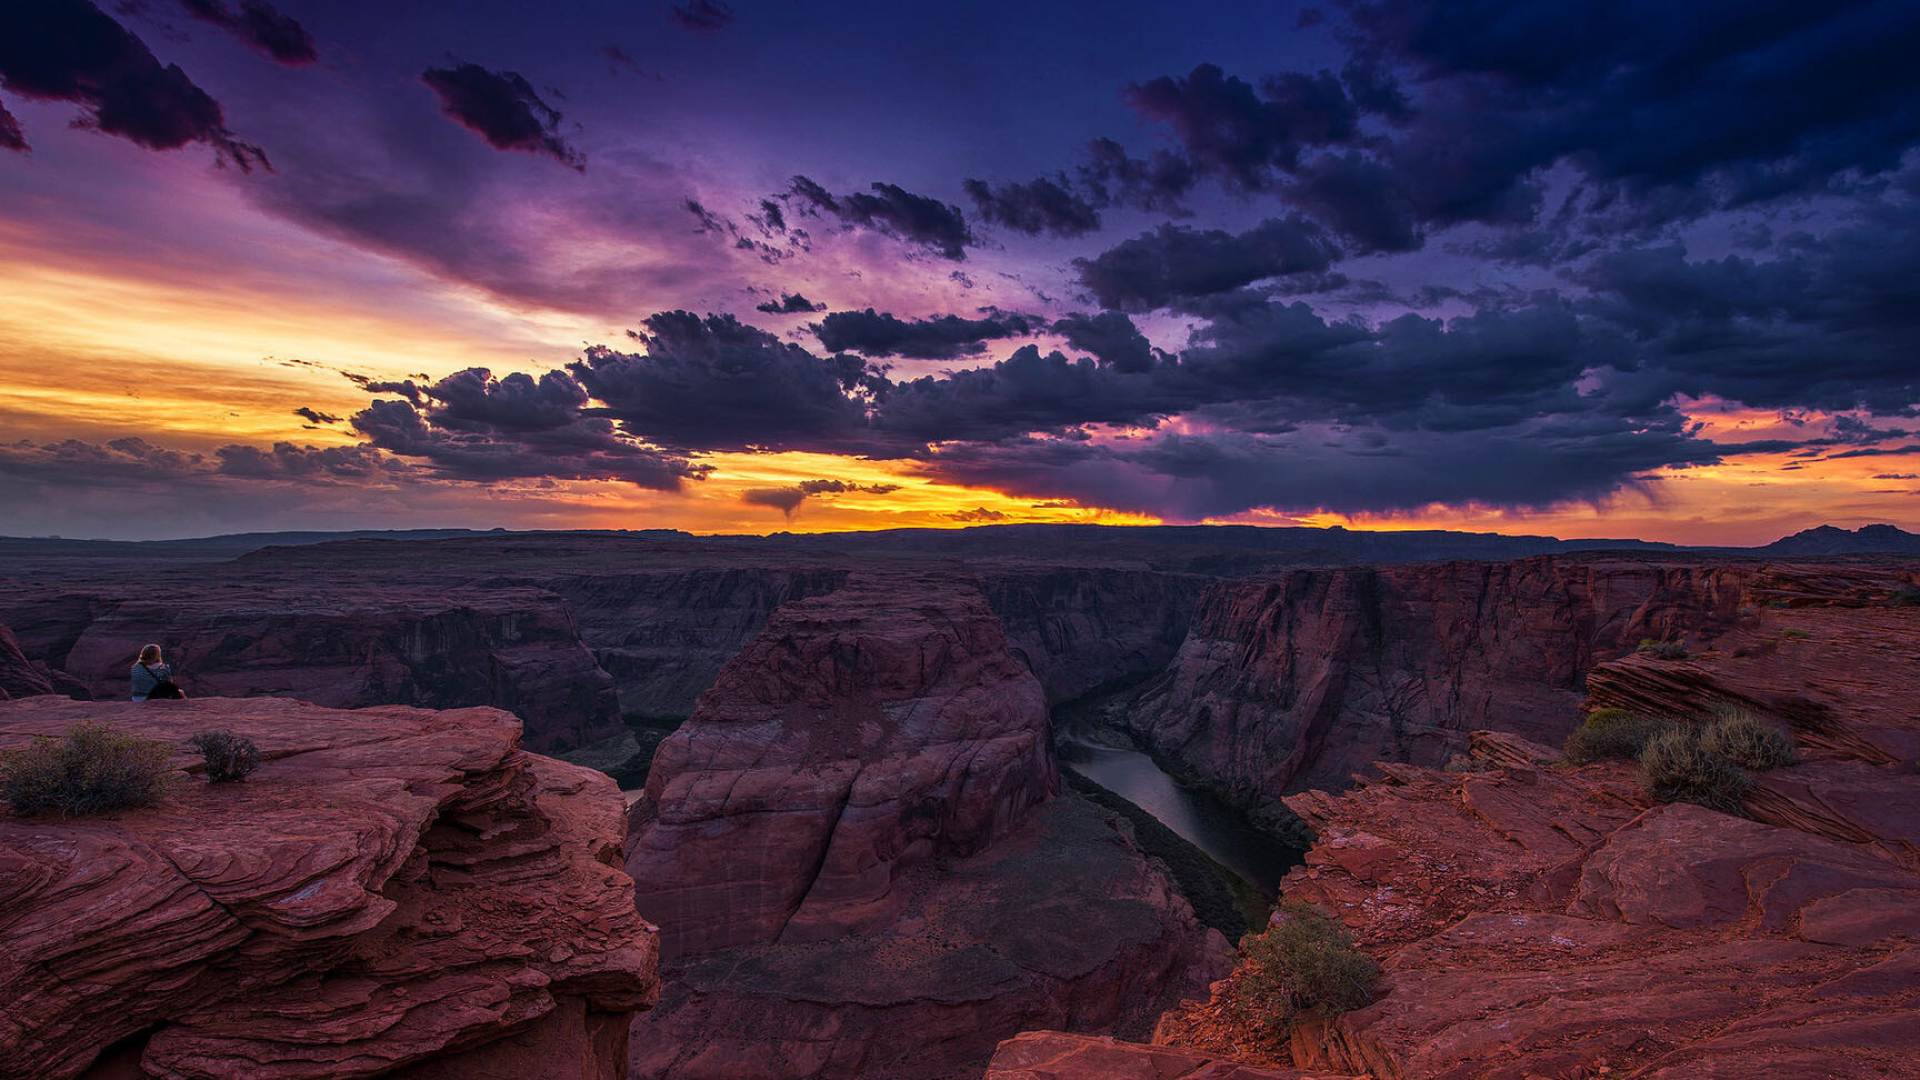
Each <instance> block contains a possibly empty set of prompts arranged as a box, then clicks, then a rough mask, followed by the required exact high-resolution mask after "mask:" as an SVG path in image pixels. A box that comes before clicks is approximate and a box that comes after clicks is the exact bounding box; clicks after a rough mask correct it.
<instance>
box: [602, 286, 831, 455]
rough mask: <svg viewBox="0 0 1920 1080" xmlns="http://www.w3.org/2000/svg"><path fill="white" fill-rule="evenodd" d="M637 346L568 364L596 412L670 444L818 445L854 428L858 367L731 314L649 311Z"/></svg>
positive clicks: (717, 447) (707, 446)
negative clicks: (852, 394) (639, 351)
mask: <svg viewBox="0 0 1920 1080" xmlns="http://www.w3.org/2000/svg"><path fill="white" fill-rule="evenodd" d="M644 325H645V327H646V329H645V331H644V332H641V333H638V334H636V335H635V336H636V337H637V338H638V339H639V340H640V341H641V343H642V344H644V345H645V346H646V352H645V353H644V354H631V353H621V352H615V351H613V350H612V349H608V348H606V347H604V346H596V347H594V348H591V349H589V350H587V353H586V356H585V358H584V359H582V360H580V361H579V362H577V363H575V364H573V365H572V366H571V368H570V370H571V371H572V372H573V373H574V374H575V375H576V376H578V378H579V380H580V383H581V385H582V386H584V387H585V388H586V390H587V391H588V393H590V394H592V395H593V397H594V398H596V399H598V400H599V401H600V402H602V403H603V404H602V407H600V408H599V409H597V410H596V413H597V415H602V416H607V417H611V418H613V419H614V420H617V421H618V422H619V423H620V424H621V426H622V427H623V428H625V429H626V430H628V431H630V432H632V433H633V434H635V435H637V436H639V437H642V438H646V439H648V440H651V441H654V442H658V443H661V444H663V445H668V446H678V447H685V448H688V449H705V450H721V449H726V450H740V449H745V448H747V447H753V446H759V447H768V448H774V449H818V448H822V447H826V446H832V445H835V444H836V443H837V441H838V440H841V439H844V438H847V437H850V436H853V435H855V434H856V433H857V432H858V430H859V428H860V426H861V416H862V407H861V405H860V404H859V403H858V402H857V401H855V400H854V399H853V398H851V397H849V396H848V392H849V391H851V390H853V389H854V388H855V387H857V386H859V385H861V383H862V380H863V377H864V376H865V375H866V365H865V364H864V363H863V362H862V361H861V360H860V359H859V358H858V357H852V356H832V357H824V358H823V357H817V356H814V355H813V354H812V353H809V352H808V351H807V350H805V349H803V348H801V347H800V346H798V345H793V344H789V343H786V342H783V341H781V340H780V339H778V338H776V337H774V336H773V335H772V334H769V333H767V332H765V331H763V330H759V329H756V328H754V327H751V326H746V325H743V324H742V323H740V322H739V321H738V320H736V319H735V318H734V317H733V316H731V315H709V316H707V317H706V318H704V319H702V318H701V317H699V316H697V315H694V314H692V313H691V312H686V311H669V312H662V313H660V314H657V315H653V316H650V317H649V318H648V319H647V320H646V322H645V324H644Z"/></svg>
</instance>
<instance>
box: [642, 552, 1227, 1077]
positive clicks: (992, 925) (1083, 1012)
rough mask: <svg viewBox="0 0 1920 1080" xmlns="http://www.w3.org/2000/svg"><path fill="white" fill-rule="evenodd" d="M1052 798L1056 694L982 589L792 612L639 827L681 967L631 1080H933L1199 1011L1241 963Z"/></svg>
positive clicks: (1150, 871)
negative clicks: (1165, 1013)
mask: <svg viewBox="0 0 1920 1080" xmlns="http://www.w3.org/2000/svg"><path fill="white" fill-rule="evenodd" d="M1056 789H1057V777H1056V773H1055V769H1054V763H1053V758H1052V751H1051V744H1050V741H1049V740H1048V737H1047V711H1046V701H1045V695H1044V693H1043V691H1042V689H1041V687H1040V684H1039V682H1038V681H1037V680H1036V679H1035V678H1034V676H1033V675H1032V674H1031V673H1030V672H1029V671H1028V670H1027V668H1026V666H1025V665H1024V664H1022V663H1021V662H1020V661H1018V660H1016V659H1015V658H1014V657H1013V656H1012V655H1011V654H1010V653H1009V651H1008V649H1007V644H1006V639H1005V635H1004V634H1003V633H1002V631H1001V629H1000V624H999V622H998V620H996V619H995V618H994V615H993V612H992V611H991V610H990V609H989V608H988V606H987V603H986V600H985V598H984V597H983V596H982V595H981V594H980V592H979V591H978V590H977V589H976V588H974V587H973V585H972V584H971V583H969V582H967V581H964V580H956V579H950V578H938V577H927V576H920V575H910V574H898V575H877V574H876V575H871V576H862V575H855V576H854V578H853V579H852V580H850V581H849V582H848V584H847V585H846V586H845V587H844V588H842V589H840V590H839V591H837V592H834V593H832V594H830V595H828V596H824V597H820V598H816V599H810V600H805V601H800V602H796V603H792V604H789V605H787V606H786V607H783V608H781V609H780V610H779V611H778V612H777V613H775V615H774V616H773V617H772V619H770V620H769V621H768V624H767V627H766V629H765V630H764V631H763V632H762V633H761V635H760V636H759V637H758V638H756V639H755V640H754V641H753V642H752V643H751V644H749V645H748V646H747V647H746V648H745V649H744V650H743V651H742V652H741V653H740V654H739V655H738V656H736V657H735V658H734V659H733V660H731V661H729V662H728V664H727V666H726V668H725V669H724V670H723V671H722V673H721V675H720V678H719V680H718V682H717V683H716V684H715V685H714V687H713V689H712V690H710V691H708V692H707V693H706V694H705V695H704V696H703V697H702V698H701V699H700V704H699V706H698V708H697V709H696V710H695V713H694V716H693V718H692V719H691V720H689V721H688V722H687V723H686V724H685V725H684V726H683V727H682V728H681V729H680V730H679V731H678V732H676V733H675V734H674V735H673V736H672V737H670V738H669V739H668V740H667V741H666V742H665V743H663V744H662V745H661V749H660V751H659V753H658V755H657V756H656V758H655V761H654V767H653V771H652V773H651V774H650V775H649V778H648V787H647V791H646V795H645V797H644V798H643V799H642V800H641V801H640V802H639V803H637V804H636V805H635V808H634V813H633V818H632V820H633V822H634V830H633V838H632V840H631V842H630V845H629V857H628V862H627V865H628V868H629V869H630V870H631V871H632V873H633V875H634V877H635V878H636V880H637V881H638V882H639V883H640V885H639V888H638V894H637V900H638V903H639V905H640V910H641V911H642V912H644V913H645V914H646V915H647V916H648V918H650V919H652V920H654V921H657V922H658V923H659V924H660V925H661V927H662V940H663V943H664V947H665V951H666V954H667V955H668V956H669V957H670V958H671V959H670V962H669V963H668V964H667V965H666V967H665V968H664V969H663V970H664V976H665V983H666V989H665V991H664V992H663V996H662V999H661V1002H660V1005H659V1007H658V1008H656V1009H655V1010H654V1011H652V1012H650V1013H648V1014H647V1015H646V1016H645V1017H643V1018H641V1019H640V1020H639V1021H638V1022H636V1024H635V1028H634V1038H633V1060H634V1066H635V1069H634V1071H635V1075H636V1076H644V1077H673V1078H677V1080H775V1078H780V1080H789V1078H791V1080H800V1078H818V1080H853V1078H857V1077H887V1078H889V1080H916V1078H928V1080H931V1078H934V1077H946V1076H950V1075H955V1074H956V1072H957V1071H964V1070H967V1069H974V1070H977V1069H978V1068H979V1067H980V1065H982V1064H984V1062H985V1059H986V1056H987V1054H988V1053H989V1052H990V1051H991V1050H992V1047H993V1044H994V1042H995V1041H996V1040H998V1039H1000V1038H1003V1037H1005V1036H1007V1035H1011V1034H1012V1033H1013V1032H1015V1031H1018V1030H1020V1029H1021V1028H1023V1027H1030V1026H1037V1025H1046V1026H1060V1027H1075V1028H1081V1029H1095V1030H1110V1029H1112V1028H1114V1027H1116V1026H1123V1027H1128V1028H1129V1029H1131V1030H1140V1029H1143V1028H1144V1026H1145V1025H1146V1024H1148V1023H1150V1022H1151V1019H1152V1017H1153V1016H1155V1015H1157V1014H1158V1013H1159V1012H1160V1011H1161V1010H1162V1009H1164V1008H1166V1007H1167V1006H1168V1005H1170V1004H1172V1003H1173V1002H1175V1001H1177V1000H1179V999H1180V998H1181V997H1183V996H1191V995H1195V994H1198V993H1201V992H1203V988H1204V986H1205V983H1206V981H1207V979H1209V978H1211V977H1214V976H1217V975H1218V974H1220V973H1221V972H1223V971H1224V970H1225V968H1224V954H1225V943H1224V942H1223V941H1222V940H1221V939H1220V937H1219V935H1218V934H1216V933H1213V932H1212V931H1207V930H1204V929H1202V928H1201V927H1200V926H1199V925H1198V923H1197V922H1196V921H1195V920H1194V918H1193V914H1192V910H1191V909H1190V908H1189V907H1188V906H1187V904H1186V902H1185V901H1184V900H1183V899H1181V898H1180V897H1179V896H1178V894H1177V893H1175V892H1174V891H1173V890H1172V888H1171V887H1170V886H1169V884H1168V881H1167V879H1166V878H1165V877H1164V876H1163V875H1162V874H1161V873H1160V871H1159V870H1158V869H1157V868H1155V867H1154V866H1153V865H1152V864H1150V863H1148V861H1147V860H1146V859H1145V858H1143V857H1142V856H1141V855H1140V853H1139V852H1138V851H1137V850H1136V849H1135V848H1134V846H1133V844H1132V843H1131V840H1130V839H1129V837H1128V835H1127V834H1126V832H1125V831H1124V827H1123V826H1120V825H1118V824H1117V823H1116V822H1114V821H1111V820H1109V819H1107V818H1106V817H1104V816H1103V815H1102V814H1101V813H1099V812H1097V811H1096V810H1094V809H1093V808H1092V807H1091V806H1089V805H1088V804H1086V803H1083V802H1080V801H1078V800H1053V799H1052V796H1053V794H1054V792H1055V790H1056Z"/></svg>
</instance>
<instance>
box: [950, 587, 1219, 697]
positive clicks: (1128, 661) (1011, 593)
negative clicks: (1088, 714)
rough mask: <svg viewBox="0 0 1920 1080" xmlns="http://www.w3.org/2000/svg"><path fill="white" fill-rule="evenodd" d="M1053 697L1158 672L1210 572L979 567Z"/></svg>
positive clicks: (1017, 645) (1014, 641)
mask: <svg viewBox="0 0 1920 1080" xmlns="http://www.w3.org/2000/svg"><path fill="white" fill-rule="evenodd" d="M974 576H975V578H976V580H978V581H979V583H980V588H981V591H983V592H985V593H986V595H987V603H988V604H989V605H991V606H992V607H993V612H994V614H995V615H997V616H999V617H1000V622H1001V625H1003V626H1005V627H1006V630H1007V640H1008V643H1009V644H1010V645H1011V646H1012V648H1013V651H1014V654H1015V655H1016V656H1018V657H1020V659H1022V660H1024V661H1025V662H1026V664H1027V666H1028V667H1029V668H1031V669H1032V670H1033V673H1034V675H1035V676H1037V677H1038V678H1039V680H1040V685H1041V686H1043V687H1045V688H1046V691H1047V700H1048V701H1049V702H1052V703H1055V704H1057V703H1059V702H1062V701H1066V700H1069V699H1071V698H1076V697H1079V696H1080V695H1082V694H1085V693H1087V692H1088V691H1090V690H1093V689H1094V688H1095V687H1098V686H1100V685H1102V684H1103V683H1108V682H1112V681H1114V680H1116V679H1122V678H1125V677H1127V676H1132V675H1143V674H1146V673H1148V672H1153V671H1158V670H1160V669H1161V668H1163V667H1165V666H1166V664H1167V661H1169V660H1172V659H1173V656H1174V653H1175V652H1177V651H1178V650H1179V648H1180V643H1181V642H1182V641H1184V640H1185V639H1186V636H1187V621H1188V619H1189V618H1190V617H1191V616H1192V612H1193V605H1194V602H1195V601H1196V600H1197V599H1199V597H1200V593H1201V592H1202V590H1203V589H1205V587H1206V585H1207V584H1208V579H1207V578H1203V577H1199V576H1197V575H1192V574H1168V573H1159V572H1155V571H1150V570H1140V569H1131V568H1125V567H1088V568H1077V567H1057V566H1018V565H1006V564H1002V565H996V566H987V567H979V568H976V569H975V571H974Z"/></svg>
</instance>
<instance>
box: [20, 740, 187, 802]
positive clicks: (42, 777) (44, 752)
mask: <svg viewBox="0 0 1920 1080" xmlns="http://www.w3.org/2000/svg"><path fill="white" fill-rule="evenodd" d="M172 756H173V751H172V749H171V748H170V747H168V746H167V744H166V743H164V742H161V741H160V740H158V739H149V738H145V737H144V736H140V735H135V734H132V733H130V732H124V731H116V730H114V729H113V728H111V727H108V726H107V725H106V724H103V723H100V722H98V721H94V720H82V721H80V722H79V723H77V724H75V725H74V726H73V727H72V728H71V729H70V730H68V732H67V733H66V735H65V736H64V737H61V738H57V739H56V738H54V737H52V736H50V735H42V736H39V737H37V738H35V739H34V740H33V741H32V742H31V743H29V744H27V746H26V747H25V748H24V749H20V750H15V751H13V752H12V753H9V754H7V755H5V756H4V757H0V796H4V797H5V799H6V801H7V804H8V805H9V806H11V807H12V808H13V811H14V813H16V814H47V813H59V814H63V815H76V814H98V813H106V812H109V811H113V810H126V809H130V808H132V807H136V806H150V805H152V804H153V803H156V802H158V801H160V798H161V796H163V795H164V794H165V793H166V789H167V785H168V782H169V781H170V780H171V779H172V770H171V769H169V768H168V762H169V761H170V760H171V758H172Z"/></svg>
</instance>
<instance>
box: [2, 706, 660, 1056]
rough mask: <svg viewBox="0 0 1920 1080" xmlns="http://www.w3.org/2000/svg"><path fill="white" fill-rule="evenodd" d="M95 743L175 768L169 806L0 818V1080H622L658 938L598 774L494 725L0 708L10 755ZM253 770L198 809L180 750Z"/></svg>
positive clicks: (370, 716) (188, 762)
mask: <svg viewBox="0 0 1920 1080" xmlns="http://www.w3.org/2000/svg"><path fill="white" fill-rule="evenodd" d="M84 718H92V719H96V720H100V721H104V722H106V723H108V724H110V725H113V726H115V727H118V728H121V729H123V730H128V731H133V732H138V733H140V734H143V735H147V736H151V737H155V738H160V739H163V740H165V741H166V742H168V743H171V744H174V745H176V746H178V747H180V751H179V752H178V753H177V754H176V757H175V760H174V764H175V765H176V766H177V767H178V768H179V769H180V770H182V775H181V777H180V779H179V783H178V784H177V785H176V787H175V788H174V790H173V791H172V792H171V794H170V795H169V796H168V797H167V798H166V799H165V800H164V801H163V802H162V803H161V804H160V805H158V806H156V807H152V808H147V809H138V810H129V811H125V812H122V813H119V814H114V815H111V816H106V817H88V818H74V819H60V818H33V819H22V818H17V817H12V816H6V815H0V986H5V987H6V992H5V993H4V994H0V1076H4V1077H10V1078H11V1077H23V1078H24V1077H35V1078H48V1080H67V1078H85V1080H130V1078H134V1077H165V1078H167V1080H305V1078H314V1080H318V1078H321V1077H327V1078H345V1077H404V1078H407V1080H455V1078H467V1077H508V1076H528V1077H531V1076H552V1077H560V1076H565V1077H567V1078H569V1080H572V1078H575V1077H578V1078H581V1080H612V1078H614V1077H617V1076H619V1075H620V1069H619V1064H620V1063H621V1062H622V1060H623V1057H624V1049H625V1043H626V1038H627V1030H628V1025H629V1022H630V1019H631V1017H632V1016H633V1014H634V1013H635V1012H636V1011H638V1010H642V1009H645V1008H647V1007H648V1006H649V1005H650V1004H651V1003H652V1002H653V1000H654V999H655V996H656V995H657V994H658V991H659V985H658V982H657V979H656V977H655V959H656V958H655V953H656V945H655V938H654V931H653V928H652V927H651V926H649V925H648V924H647V923H646V921H645V920H644V919H642V918H641V917H640V916H639V915H638V914H637V913H636V912H635V910H634V906H633V882H632V881H631V879H629V878H628V877H627V876H626V874H625V873H624V872H623V871H622V870H621V868H620V844H621V840H622V837H623V835H624V821H623V820H622V817H621V812H622V806H621V801H620V799H619V796H618V794H617V793H616V792H615V791H614V789H613V785H612V782H611V781H609V780H608V779H606V778H605V777H603V776H600V775H599V774H596V773H592V772H590V771H588V770H585V769H580V768H577V767H574V766H571V765H566V764H563V763H560V762H556V761H552V760H549V759H547V758H542V757H537V756H534V755H531V754H527V753H524V752H522V751H521V750H520V749H519V748H518V743H519V735H520V723H519V721H518V720H516V719H515V718H514V717H513V716H511V715H509V714H507V713H504V712H500V711H498V710H495V709H485V708H482V709H463V710H454V711H449V712H438V713H436V712H426V711H421V710H417V709H411V708H400V707H387V708H374V709H364V710H359V711H355V712H340V711H335V710H330V709H323V708H319V707H316V706H312V705H306V704H302V703H299V702H293V701H283V700H276V699H252V700H246V701H238V700H219V699H206V700H195V701H189V702H163V703H147V704H144V705H136V704H131V703H80V702H72V701H66V700H63V699H58V698H52V697H30V698H24V699H21V700H16V701H8V702H0V750H7V749H14V748H17V747H19V746H21V745H24V744H25V743H27V742H28V741H29V740H30V739H31V738H32V737H33V736H35V735H43V734H47V735H51V734H59V733H62V732H64V731H66V730H67V729H68V728H69V727H70V726H71V725H72V724H74V723H75V722H76V721H79V720H81V719H84ZM209 729H223V730H230V731H232V732H235V733H236V734H239V735H242V736H245V737H247V738H249V739H252V740H253V741H254V742H255V743H256V744H258V746H259V747H260V750H261V752H262V755H263V757H264V758H265V761H264V763H263V764H262V765H261V766H260V768H259V770H258V771H257V772H256V773H254V774H253V776H252V778H250V779H249V780H247V781H246V782H244V783H238V784H207V783H205V782H203V780H202V779H201V777H200V776H199V775H197V774H196V773H197V770H199V769H201V768H203V766H202V765H201V763H200V760H199V755H198V754H195V753H193V752H192V751H191V750H189V749H188V747H187V740H188V738H189V737H190V736H192V735H193V734H194V733H196V732H200V731H205V730H209Z"/></svg>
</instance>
